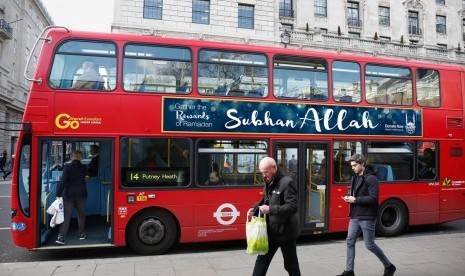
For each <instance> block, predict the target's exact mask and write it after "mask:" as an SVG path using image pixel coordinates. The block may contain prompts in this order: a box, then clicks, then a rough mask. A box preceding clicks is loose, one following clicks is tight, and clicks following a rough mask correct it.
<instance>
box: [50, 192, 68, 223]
mask: <svg viewBox="0 0 465 276" xmlns="http://www.w3.org/2000/svg"><path fill="white" fill-rule="evenodd" d="M47 213H49V214H50V215H53V217H52V219H51V220H50V227H52V228H53V227H55V225H57V224H60V223H62V222H63V221H64V220H65V216H64V208H63V198H62V197H57V199H55V201H54V202H53V203H52V205H50V207H48V209H47Z"/></svg>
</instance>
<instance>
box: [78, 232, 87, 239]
mask: <svg viewBox="0 0 465 276" xmlns="http://www.w3.org/2000/svg"><path fill="white" fill-rule="evenodd" d="M86 238H87V236H86V234H85V233H81V234H79V239H80V240H85V239H86Z"/></svg>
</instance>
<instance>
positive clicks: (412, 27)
mask: <svg viewBox="0 0 465 276" xmlns="http://www.w3.org/2000/svg"><path fill="white" fill-rule="evenodd" d="M419 25H420V23H419V21H418V12H415V11H409V12H408V33H409V34H418V35H419V34H420V27H419Z"/></svg>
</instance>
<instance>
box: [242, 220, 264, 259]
mask: <svg viewBox="0 0 465 276" xmlns="http://www.w3.org/2000/svg"><path fill="white" fill-rule="evenodd" d="M258 213H259V214H258V217H252V219H251V220H250V221H249V218H248V216H247V222H246V224H245V235H246V237H247V251H246V253H247V254H250V255H254V254H258V255H265V254H266V253H268V233H267V231H266V218H265V215H263V216H260V213H261V212H258Z"/></svg>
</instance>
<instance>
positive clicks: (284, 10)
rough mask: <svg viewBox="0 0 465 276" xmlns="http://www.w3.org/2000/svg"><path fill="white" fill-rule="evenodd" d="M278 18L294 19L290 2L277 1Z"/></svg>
mask: <svg viewBox="0 0 465 276" xmlns="http://www.w3.org/2000/svg"><path fill="white" fill-rule="evenodd" d="M279 16H282V17H294V11H293V10H292V0H279Z"/></svg>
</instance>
